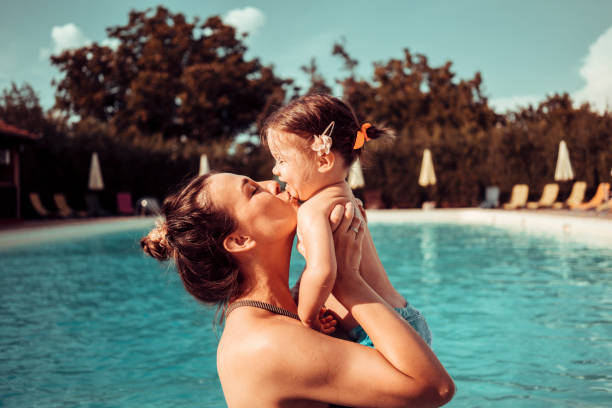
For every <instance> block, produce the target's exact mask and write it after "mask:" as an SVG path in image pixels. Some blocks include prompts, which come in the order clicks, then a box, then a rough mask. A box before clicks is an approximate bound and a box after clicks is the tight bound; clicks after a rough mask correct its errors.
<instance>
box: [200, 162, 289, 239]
mask: <svg viewBox="0 0 612 408" xmlns="http://www.w3.org/2000/svg"><path fill="white" fill-rule="evenodd" d="M207 193H208V194H207V195H208V196H209V197H212V200H213V204H214V205H215V207H218V208H220V209H225V210H226V211H227V212H228V213H229V214H231V215H232V217H233V218H234V219H235V220H236V221H237V222H238V231H239V232H240V233H244V234H247V235H250V236H252V237H254V238H255V240H256V241H257V240H259V241H262V240H266V239H271V240H278V239H279V238H286V237H287V236H289V235H290V234H293V233H294V232H295V228H296V223H297V219H296V214H297V211H296V210H297V207H296V206H295V204H292V203H291V202H290V196H289V194H288V193H287V192H282V193H281V192H280V189H279V188H278V184H277V183H276V182H262V183H257V182H255V181H253V180H251V179H250V178H248V177H246V176H239V175H236V174H230V173H220V174H215V175H213V176H211V177H210V179H209V183H208V188H207Z"/></svg>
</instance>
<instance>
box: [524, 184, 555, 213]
mask: <svg viewBox="0 0 612 408" xmlns="http://www.w3.org/2000/svg"><path fill="white" fill-rule="evenodd" d="M558 195H559V185H558V184H557V183H550V184H546V185H545V186H544V190H542V197H540V201H530V202H528V203H527V208H530V209H532V210H535V209H537V208H546V207H552V206H553V204H554V203H555V201H556V200H557V196H558Z"/></svg>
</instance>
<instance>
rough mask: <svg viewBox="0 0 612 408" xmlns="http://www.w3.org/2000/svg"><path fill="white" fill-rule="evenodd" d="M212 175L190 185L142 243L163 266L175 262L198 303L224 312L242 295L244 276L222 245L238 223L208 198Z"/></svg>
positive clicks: (173, 197)
mask: <svg viewBox="0 0 612 408" xmlns="http://www.w3.org/2000/svg"><path fill="white" fill-rule="evenodd" d="M209 177H210V174H207V175H203V176H199V177H196V178H194V179H193V180H191V182H189V183H188V184H187V185H186V186H185V187H183V188H182V189H181V190H180V191H178V192H177V193H174V194H172V195H170V196H168V197H167V198H166V199H165V200H164V205H163V206H162V214H163V215H164V217H165V219H166V220H165V222H163V223H161V224H159V225H158V226H157V227H156V228H154V229H153V230H151V232H149V234H148V235H147V236H146V237H144V238H142V239H141V240H140V246H141V247H142V249H143V250H144V252H145V253H147V254H148V255H150V256H152V257H153V258H155V259H157V260H159V261H165V260H168V259H170V258H172V259H174V262H175V264H176V268H177V270H178V273H179V275H180V277H181V280H182V281H183V285H184V286H185V289H186V290H187V292H189V293H190V294H191V295H192V296H193V297H195V298H196V299H198V300H200V301H202V302H205V303H208V304H216V305H219V306H222V305H224V304H226V303H228V302H229V301H231V300H232V299H233V298H235V297H236V296H237V295H239V294H240V292H241V288H242V284H243V276H242V274H241V273H240V270H239V268H238V264H237V263H236V261H235V260H234V258H233V257H232V256H231V255H230V254H229V253H228V252H227V251H226V250H225V248H224V247H223V240H224V239H225V237H227V236H228V235H229V234H231V233H232V232H234V231H235V230H236V227H237V224H236V221H235V220H234V219H233V218H232V217H230V215H229V214H227V213H226V212H224V211H222V210H219V209H217V208H215V207H214V206H213V205H212V203H211V202H210V200H209V199H207V197H206V189H207V184H208V181H209Z"/></svg>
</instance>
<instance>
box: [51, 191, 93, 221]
mask: <svg viewBox="0 0 612 408" xmlns="http://www.w3.org/2000/svg"><path fill="white" fill-rule="evenodd" d="M53 201H54V202H55V206H56V207H57V210H58V215H59V216H60V217H62V218H68V217H74V216H78V217H85V216H87V212H86V211H75V210H73V209H72V208H71V207H70V206H69V205H68V201H67V200H66V196H65V195H64V194H62V193H56V194H53Z"/></svg>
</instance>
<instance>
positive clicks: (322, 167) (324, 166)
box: [317, 152, 336, 173]
mask: <svg viewBox="0 0 612 408" xmlns="http://www.w3.org/2000/svg"><path fill="white" fill-rule="evenodd" d="M335 162H336V156H335V155H334V152H329V153H327V154H324V155H323V156H317V170H318V171H319V173H327V172H328V171H330V170H331V169H333V168H334V163H335Z"/></svg>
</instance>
